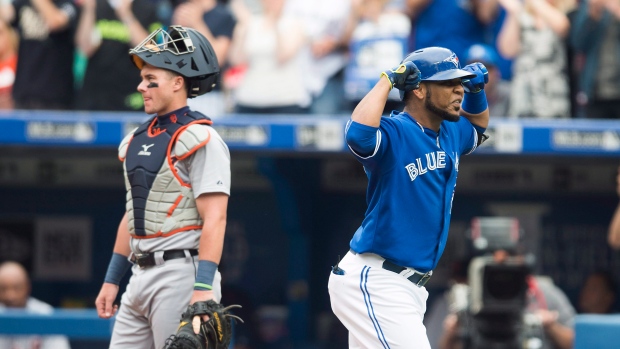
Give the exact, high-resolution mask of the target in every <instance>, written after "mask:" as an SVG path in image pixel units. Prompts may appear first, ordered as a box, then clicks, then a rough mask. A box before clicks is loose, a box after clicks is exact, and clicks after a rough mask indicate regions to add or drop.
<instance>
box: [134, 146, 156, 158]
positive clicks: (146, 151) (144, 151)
mask: <svg viewBox="0 0 620 349" xmlns="http://www.w3.org/2000/svg"><path fill="white" fill-rule="evenodd" d="M154 145H155V144H149V145H146V144H142V145H141V147H142V150H140V152H139V153H138V155H144V156H150V155H151V152H150V151H149V148H150V147H152V146H154Z"/></svg>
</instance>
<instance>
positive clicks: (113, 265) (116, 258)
mask: <svg viewBox="0 0 620 349" xmlns="http://www.w3.org/2000/svg"><path fill="white" fill-rule="evenodd" d="M129 267H131V262H130V261H128V260H127V257H125V256H123V255H122V254H119V253H116V252H114V253H112V258H111V259H110V264H108V271H107V272H106V274H105V278H104V279H103V281H104V282H107V283H110V284H114V285H118V284H120V282H121V279H122V278H123V276H124V275H125V273H126V272H127V269H129Z"/></svg>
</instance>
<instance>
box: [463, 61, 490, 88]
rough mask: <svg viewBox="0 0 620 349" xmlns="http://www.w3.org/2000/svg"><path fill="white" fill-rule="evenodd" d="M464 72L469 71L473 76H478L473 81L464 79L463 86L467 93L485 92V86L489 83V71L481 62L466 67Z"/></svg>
mask: <svg viewBox="0 0 620 349" xmlns="http://www.w3.org/2000/svg"><path fill="white" fill-rule="evenodd" d="M463 70H467V71H468V72H471V73H472V74H476V77H475V78H471V79H463V80H462V81H461V84H462V85H463V88H464V89H465V93H478V92H480V91H482V90H484V85H486V83H488V82H489V71H488V70H487V67H485V66H484V64H482V63H480V62H475V63H472V64H468V65H466V66H465V67H464V68H463Z"/></svg>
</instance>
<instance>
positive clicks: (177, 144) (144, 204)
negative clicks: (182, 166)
mask: <svg viewBox="0 0 620 349" xmlns="http://www.w3.org/2000/svg"><path fill="white" fill-rule="evenodd" d="M170 118H171V121H172V122H170V123H168V124H166V125H158V126H156V123H157V117H154V118H153V119H151V120H149V121H148V122H146V123H144V124H143V125H141V126H140V127H138V128H137V129H136V130H135V131H134V132H132V133H130V134H129V135H128V136H126V137H125V139H123V141H122V142H121V145H120V146H119V159H120V160H121V161H123V168H124V170H125V171H124V172H125V187H126V189H127V204H126V209H127V216H128V218H129V233H130V234H131V235H132V236H133V237H134V238H138V239H140V238H154V237H160V236H170V235H172V234H175V233H178V232H182V231H187V230H195V229H201V228H202V219H201V218H200V215H199V214H198V211H197V210H196V201H195V200H194V192H193V190H192V187H191V185H190V183H186V182H184V181H183V180H182V178H181V177H180V176H179V174H178V170H177V168H176V167H175V166H174V164H175V163H176V162H177V161H178V160H183V159H185V158H187V157H188V156H190V155H192V154H193V153H194V152H195V151H196V150H198V149H199V148H200V147H203V146H205V145H206V144H207V143H208V142H209V139H210V133H209V128H208V127H205V126H204V125H211V124H212V122H211V120H210V119H209V118H208V117H206V116H204V115H203V114H201V113H198V112H194V111H188V112H187V113H184V114H182V115H172V116H171V117H170Z"/></svg>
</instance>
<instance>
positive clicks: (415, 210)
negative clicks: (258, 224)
mask: <svg viewBox="0 0 620 349" xmlns="http://www.w3.org/2000/svg"><path fill="white" fill-rule="evenodd" d="M487 81H488V77H487V70H486V68H485V67H484V65H482V64H481V63H473V64H470V65H468V66H466V67H464V68H463V69H461V66H460V64H459V60H458V58H457V56H456V55H455V54H454V52H452V51H451V50H449V49H446V48H440V47H429V48H425V49H421V50H418V51H415V52H413V53H411V54H409V55H408V56H407V57H405V59H404V60H403V61H402V62H401V64H400V65H399V66H398V67H396V68H394V69H391V70H387V71H385V72H383V73H382V74H381V78H380V79H379V81H378V82H377V84H376V85H375V86H374V87H373V89H372V90H371V91H370V92H369V93H368V94H367V95H366V96H365V97H364V98H363V99H362V101H360V103H359V104H358V105H357V107H356V108H355V110H354V111H353V114H352V115H351V121H349V123H348V124H347V128H346V140H347V144H348V145H349V148H350V150H351V152H352V153H353V155H354V156H355V157H356V158H357V159H358V160H359V161H360V162H361V163H362V164H363V165H364V170H365V171H366V175H367V177H368V189H367V199H366V201H367V204H368V209H367V210H366V214H365V217H364V220H363V222H362V225H361V226H360V227H359V229H358V230H357V231H356V232H355V235H354V236H353V239H351V242H350V251H349V252H348V253H347V254H346V255H345V257H344V258H343V259H342V260H341V261H340V262H339V264H338V265H336V266H334V268H333V270H332V273H331V274H330V278H329V294H330V298H331V306H332V309H333V311H334V313H335V314H336V316H338V318H339V319H340V321H341V322H342V323H343V324H344V325H345V326H346V328H347V329H348V330H349V347H350V348H392V349H395V348H423V349H427V348H430V344H429V341H428V338H427V336H426V329H425V327H424V325H423V323H422V320H423V317H424V313H425V311H426V299H427V297H428V292H427V291H426V289H425V288H424V285H425V284H426V282H427V281H428V280H429V278H430V277H431V275H432V271H433V268H435V266H436V265H437V262H438V261H439V258H440V257H441V254H442V253H443V250H444V247H445V244H446V240H447V237H448V228H449V225H450V215H451V210H452V199H453V195H454V189H455V186H456V178H457V175H458V170H459V159H460V157H461V155H463V154H469V153H471V152H473V151H474V150H475V149H476V147H477V146H478V145H479V144H480V143H481V142H482V140H483V139H484V137H485V136H484V131H485V130H486V127H487V125H488V122H489V112H488V106H487V101H486V96H485V92H484V85H485V83H486V82H487ZM392 88H397V89H399V90H400V96H401V99H402V100H403V102H404V103H405V108H404V111H403V112H401V113H398V112H392V114H391V115H390V116H389V117H382V116H381V113H382V111H383V108H384V106H385V103H386V101H387V98H388V94H389V92H390V90H391V89H392Z"/></svg>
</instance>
